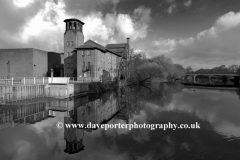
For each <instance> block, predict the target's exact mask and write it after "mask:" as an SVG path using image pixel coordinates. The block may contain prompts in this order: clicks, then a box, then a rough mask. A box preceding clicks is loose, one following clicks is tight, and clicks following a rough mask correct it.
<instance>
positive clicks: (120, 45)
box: [106, 43, 128, 48]
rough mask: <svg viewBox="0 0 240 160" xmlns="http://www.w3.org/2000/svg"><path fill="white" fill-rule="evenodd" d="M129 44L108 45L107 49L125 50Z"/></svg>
mask: <svg viewBox="0 0 240 160" xmlns="http://www.w3.org/2000/svg"><path fill="white" fill-rule="evenodd" d="M127 46H128V44H127V43H118V44H107V45H106V48H123V47H124V48H125V47H127Z"/></svg>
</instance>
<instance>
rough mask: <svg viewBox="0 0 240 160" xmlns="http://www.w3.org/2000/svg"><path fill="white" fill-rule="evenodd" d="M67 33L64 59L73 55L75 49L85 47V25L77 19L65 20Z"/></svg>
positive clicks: (65, 35)
mask: <svg viewBox="0 0 240 160" xmlns="http://www.w3.org/2000/svg"><path fill="white" fill-rule="evenodd" d="M64 22H65V23H66V31H65V33H64V59H65V58H67V57H69V56H71V55H72V51H73V50H74V48H76V47H78V46H80V45H83V43H84V36H83V25H84V23H83V22H82V21H80V20H78V19H76V18H71V19H65V20H64Z"/></svg>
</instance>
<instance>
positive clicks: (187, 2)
mask: <svg viewBox="0 0 240 160" xmlns="http://www.w3.org/2000/svg"><path fill="white" fill-rule="evenodd" d="M191 4H192V0H188V1H186V2H184V3H183V5H184V6H186V7H189V6H191Z"/></svg>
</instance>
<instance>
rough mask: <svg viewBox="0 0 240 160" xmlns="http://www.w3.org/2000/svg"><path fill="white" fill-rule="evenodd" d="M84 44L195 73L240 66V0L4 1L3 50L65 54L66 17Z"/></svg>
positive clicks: (1, 4) (0, 27) (1, 5)
mask: <svg viewBox="0 0 240 160" xmlns="http://www.w3.org/2000/svg"><path fill="white" fill-rule="evenodd" d="M67 18H78V19H80V20H81V21H83V22H84V23H85V25H84V26H83V34H84V37H85V39H84V41H87V40H88V39H91V40H93V41H96V42H98V43H99V44H102V45H106V44H108V43H126V38H127V37H129V38H130V45H131V48H133V49H134V50H135V52H136V53H139V52H142V53H145V54H146V55H147V57H149V58H150V57H154V56H158V55H162V54H164V55H166V56H167V57H170V58H171V59H172V60H173V62H174V63H178V64H181V65H183V66H184V67H188V66H191V67H192V68H193V69H195V70H196V69H200V68H212V67H215V66H220V65H226V66H229V65H232V64H236V65H240V1H239V0H1V1H0V22H1V23H0V35H1V36H0V49H5V48H37V49H41V50H46V51H54V52H63V34H64V31H65V24H64V22H63V21H64V19H67Z"/></svg>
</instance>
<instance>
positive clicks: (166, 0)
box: [165, 0, 175, 3]
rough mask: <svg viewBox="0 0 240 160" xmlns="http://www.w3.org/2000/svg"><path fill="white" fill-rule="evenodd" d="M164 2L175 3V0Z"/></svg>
mask: <svg viewBox="0 0 240 160" xmlns="http://www.w3.org/2000/svg"><path fill="white" fill-rule="evenodd" d="M165 2H167V3H173V2H175V0H165Z"/></svg>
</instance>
